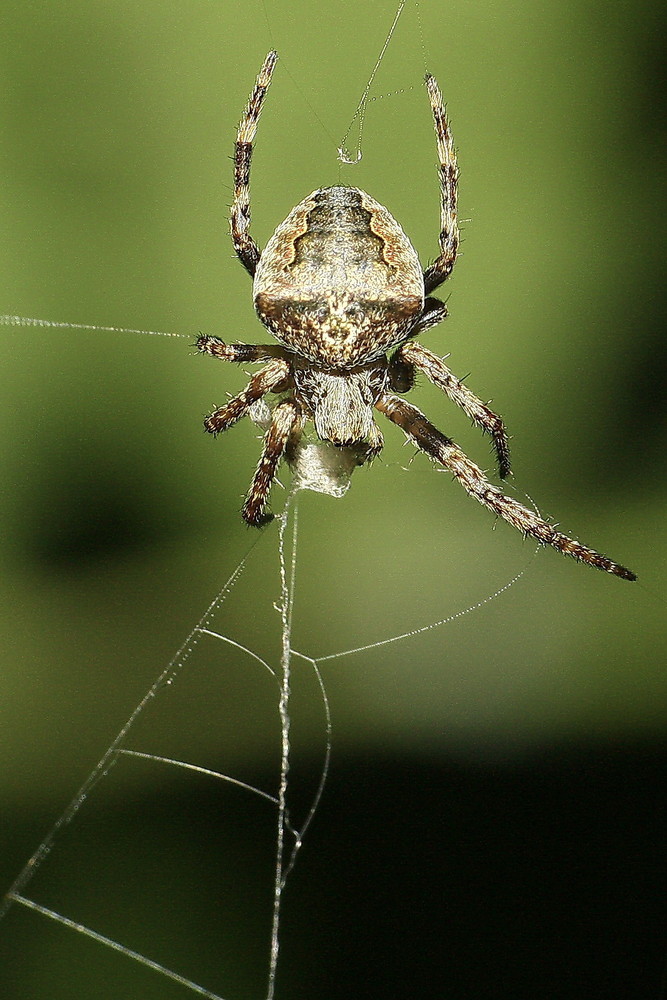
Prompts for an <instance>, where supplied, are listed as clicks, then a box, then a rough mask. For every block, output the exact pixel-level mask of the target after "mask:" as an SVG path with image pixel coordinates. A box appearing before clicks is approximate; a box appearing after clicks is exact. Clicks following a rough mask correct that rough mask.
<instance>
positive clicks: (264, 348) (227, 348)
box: [195, 334, 287, 365]
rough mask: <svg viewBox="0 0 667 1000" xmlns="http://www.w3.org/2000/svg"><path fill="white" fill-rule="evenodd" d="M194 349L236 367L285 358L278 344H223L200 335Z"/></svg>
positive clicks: (215, 339)
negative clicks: (229, 362)
mask: <svg viewBox="0 0 667 1000" xmlns="http://www.w3.org/2000/svg"><path fill="white" fill-rule="evenodd" d="M195 347H196V348H197V350H198V351H200V352H201V353H202V354H210V355H211V357H213V358H219V360H220V361H231V362H232V363H233V364H237V365H247V364H253V363H254V362H256V361H270V360H271V358H285V359H286V360H287V358H286V355H287V351H286V350H285V348H284V347H281V346H280V344H225V342H224V341H223V340H220V339H219V338H218V337H208V336H206V335H205V334H202V335H201V336H200V337H198V338H197V342H196V344H195Z"/></svg>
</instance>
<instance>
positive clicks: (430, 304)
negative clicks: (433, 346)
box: [410, 297, 448, 337]
mask: <svg viewBox="0 0 667 1000" xmlns="http://www.w3.org/2000/svg"><path fill="white" fill-rule="evenodd" d="M447 316H448V312H447V306H446V305H445V303H444V302H441V301H440V299H434V298H430V297H429V298H427V299H425V301H424V308H423V309H422V311H421V313H420V314H419V316H418V317H417V320H416V322H415V324H414V326H413V327H412V328H411V330H410V337H419V336H420V334H422V333H424V331H425V330H430V329H431V327H432V326H437V325H438V323H442V321H443V319H447Z"/></svg>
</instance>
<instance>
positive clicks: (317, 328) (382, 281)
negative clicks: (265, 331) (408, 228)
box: [254, 187, 424, 369]
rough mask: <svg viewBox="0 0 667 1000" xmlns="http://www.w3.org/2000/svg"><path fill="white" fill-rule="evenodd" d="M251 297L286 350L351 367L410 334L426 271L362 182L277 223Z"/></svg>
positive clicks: (322, 195)
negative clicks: (360, 186) (363, 188)
mask: <svg viewBox="0 0 667 1000" xmlns="http://www.w3.org/2000/svg"><path fill="white" fill-rule="evenodd" d="M254 294H255V308H256V309H257V313H258V315H259V318H260V319H261V320H262V322H263V323H264V324H265V325H266V326H267V327H268V328H269V330H271V332H272V333H273V335H274V336H275V337H276V339H277V340H279V341H280V342H281V343H282V344H284V346H285V347H287V348H288V349H289V350H292V351H296V352H298V353H299V354H300V355H302V356H303V357H306V358H308V359H309V360H311V361H315V362H317V363H319V364H324V365H328V366H331V367H332V368H344V369H348V368H351V367H354V366H356V365H359V364H364V363H366V362H368V361H372V360H374V359H375V358H378V357H380V356H381V355H383V354H385V353H386V352H387V351H388V350H389V349H390V348H391V347H393V346H395V345H396V344H398V343H400V342H401V341H402V340H404V339H405V337H406V336H407V333H408V331H409V329H410V326H411V325H412V323H413V321H414V319H415V318H416V316H417V315H419V313H420V312H421V310H422V308H423V305H424V278H423V273H422V269H421V265H420V263H419V258H418V256H417V253H416V251H415V249H414V247H413V246H412V244H411V243H410V241H409V239H408V238H407V236H406V235H405V233H404V232H403V230H402V229H401V227H400V226H399V224H398V223H397V222H396V220H395V219H394V218H393V216H392V215H391V214H390V213H389V212H388V211H387V209H386V208H384V207H383V206H382V205H380V203H379V202H377V201H375V199H373V198H371V197H370V195H368V194H366V193H365V192H364V191H361V190H359V189H358V188H348V187H330V188H321V189H319V190H317V191H314V192H313V193H312V194H310V195H309V196H308V197H307V198H305V199H304V200H303V201H302V202H300V203H299V204H298V205H297V206H296V207H295V208H293V209H292V211H291V212H290V214H289V215H288V216H287V218H286V219H285V221H284V222H283V223H281V225H279V226H278V228H277V229H276V231H275V233H274V234H273V236H272V237H271V239H270V240H269V242H268V243H267V245H266V247H265V249H264V251H263V252H262V255H261V258H260V261H259V264H258V266H257V270H256V273H255V283H254Z"/></svg>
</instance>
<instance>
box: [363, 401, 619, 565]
mask: <svg viewBox="0 0 667 1000" xmlns="http://www.w3.org/2000/svg"><path fill="white" fill-rule="evenodd" d="M375 405H376V407H377V409H378V410H380V411H381V412H382V413H384V414H385V416H387V417H389V419H390V420H391V421H393V422H394V423H395V424H398V426H399V427H400V428H402V430H403V431H405V433H406V434H407V435H408V437H409V438H411V439H412V441H414V443H415V444H416V445H417V447H418V448H420V449H421V450H422V451H424V452H426V454H427V455H428V456H429V457H430V458H432V459H433V460H434V461H436V462H439V463H440V464H441V465H442V466H444V467H445V468H446V469H449V471H450V472H451V473H452V474H453V475H454V477H455V478H456V479H458V481H459V482H460V483H461V485H462V486H463V488H464V489H465V490H466V492H467V493H468V494H469V495H470V496H471V497H474V499H475V500H478V501H479V503H481V504H483V505H484V506H485V507H487V508H488V509H489V510H490V511H492V512H493V513H494V514H497V515H498V516H499V517H502V518H503V519H504V520H505V521H507V522H508V524H511V525H512V527H514V528H518V530H519V531H521V532H523V534H524V535H530V536H531V537H533V538H536V539H537V540H538V542H541V543H542V544H543V545H551V546H553V548H554V549H557V550H558V551H559V552H563V553H565V554H566V555H570V556H573V557H574V558H575V559H580V560H581V561H582V562H585V563H588V565H589V566H594V567H596V569H602V570H605V572H607V573H613V574H614V575H615V576H620V577H621V578H622V579H623V580H636V579H637V577H636V576H635V574H634V573H632V572H631V571H630V570H629V569H626V568H625V567H624V566H619V565H618V563H615V562H612V561H611V559H607V557H606V556H603V555H600V553H599V552H596V551H595V549H589V548H588V547H587V546H585V545H582V544H581V542H577V541H575V540H574V539H573V538H568V536H567V535H564V534H562V533H561V532H560V531H558V530H557V529H556V528H555V527H554V526H553V525H551V524H549V523H548V522H547V521H544V520H543V519H542V518H541V517H539V516H538V515H537V514H536V513H535V512H534V511H532V510H529V509H528V507H524V506H523V504H520V503H518V502H517V501H516V500H514V499H513V498H512V497H508V496H505V495H504V494H503V493H502V492H501V491H500V490H499V489H498V487H497V486H493V485H492V484H491V483H490V482H489V481H488V479H487V478H486V477H485V475H484V473H483V472H482V470H481V469H480V468H478V467H477V466H476V465H475V463H474V462H471V460H470V459H469V458H468V456H467V455H466V454H465V453H464V452H463V451H461V449H460V448H459V446H458V445H457V444H455V443H454V442H453V441H452V440H451V438H448V437H446V436H445V435H444V434H443V433H442V432H441V431H439V430H438V429H437V428H436V427H434V426H433V424H432V423H430V421H428V420H427V419H426V417H425V416H424V414H423V413H422V412H421V411H420V410H418V409H417V407H416V406H412V404H411V403H408V402H407V400H405V399H401V398H400V397H399V396H392V395H390V394H388V393H386V394H385V395H383V396H381V397H380V398H379V399H378V401H377V403H376V404H375Z"/></svg>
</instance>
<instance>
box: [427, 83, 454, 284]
mask: <svg viewBox="0 0 667 1000" xmlns="http://www.w3.org/2000/svg"><path fill="white" fill-rule="evenodd" d="M426 89H427V90H428V96H429V100H430V101H431V109H432V111H433V122H434V125H435V138H436V144H437V148H438V160H439V164H440V166H439V174H440V238H439V241H440V255H439V256H438V257H436V259H435V260H434V261H433V263H432V264H431V266H430V267H428V268H427V269H426V271H424V286H425V291H426V294H427V295H429V294H430V293H431V292H432V291H433V290H434V289H435V288H437V287H438V285H441V284H442V282H443V281H445V280H446V279H447V278H448V277H449V275H450V274H451V273H452V268H453V267H454V262H455V260H456V254H457V252H458V248H459V227H458V223H457V216H456V209H457V200H458V195H457V185H458V180H459V168H458V165H457V163H456V152H455V150H454V140H453V139H452V133H451V132H450V129H449V123H448V121H447V115H446V113H445V105H444V102H443V100H442V94H441V93H440V88H439V87H438V84H437V82H436V79H435V77H434V76H431V74H430V73H427V74H426Z"/></svg>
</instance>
